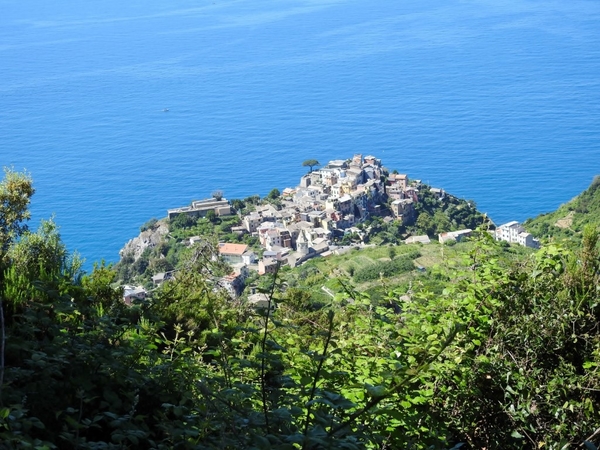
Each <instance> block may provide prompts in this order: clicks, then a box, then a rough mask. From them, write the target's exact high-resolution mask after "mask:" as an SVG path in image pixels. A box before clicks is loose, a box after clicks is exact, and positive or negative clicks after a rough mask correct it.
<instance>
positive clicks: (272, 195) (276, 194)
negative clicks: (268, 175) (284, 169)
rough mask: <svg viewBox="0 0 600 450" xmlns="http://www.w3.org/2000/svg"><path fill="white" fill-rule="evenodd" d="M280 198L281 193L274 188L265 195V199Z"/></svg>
mask: <svg viewBox="0 0 600 450" xmlns="http://www.w3.org/2000/svg"><path fill="white" fill-rule="evenodd" d="M280 196H281V192H279V189H277V188H274V189H271V192H269V194H268V195H267V198H268V199H271V200H276V199H278V198H279V197H280Z"/></svg>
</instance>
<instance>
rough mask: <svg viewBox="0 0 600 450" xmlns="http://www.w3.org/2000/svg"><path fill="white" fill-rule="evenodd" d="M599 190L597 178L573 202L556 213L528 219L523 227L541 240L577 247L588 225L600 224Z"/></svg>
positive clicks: (599, 183)
mask: <svg viewBox="0 0 600 450" xmlns="http://www.w3.org/2000/svg"><path fill="white" fill-rule="evenodd" d="M599 188H600V177H595V178H594V180H593V181H592V184H591V185H590V187H589V188H588V189H586V190H585V191H584V192H582V193H581V194H580V195H578V196H577V197H575V198H574V199H573V200H571V201H570V202H568V203H566V204H564V205H562V206H561V207H560V208H558V209H557V210H556V211H554V212H551V213H548V214H541V215H539V216H538V217H536V218H534V219H528V220H527V221H525V223H524V224H523V225H524V226H525V228H526V229H527V230H528V231H529V232H530V233H532V234H534V235H535V236H537V237H539V238H542V239H545V240H553V241H558V242H561V243H563V244H565V245H573V244H575V245H577V244H578V243H579V242H581V238H582V236H583V230H584V228H585V227H586V225H593V224H599V223H600V189H599ZM570 242H572V243H570Z"/></svg>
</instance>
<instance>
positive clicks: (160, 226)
mask: <svg viewBox="0 0 600 450" xmlns="http://www.w3.org/2000/svg"><path fill="white" fill-rule="evenodd" d="M168 233H169V227H168V225H167V224H166V223H165V222H164V221H162V220H160V221H158V222H156V223H155V224H154V225H152V226H150V227H149V228H146V229H144V230H143V231H141V232H140V234H139V235H138V236H137V237H134V238H133V239H130V240H129V241H128V242H127V243H126V244H125V246H124V247H123V248H122V249H121V250H120V251H119V256H120V257H121V259H124V258H125V257H129V258H130V259H131V258H133V261H137V260H138V259H139V258H140V256H142V253H144V251H145V250H146V249H148V248H154V247H156V246H157V245H158V244H159V243H160V242H162V241H163V240H164V237H165V236H166V235H167V234H168Z"/></svg>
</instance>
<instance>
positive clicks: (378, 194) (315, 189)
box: [122, 154, 538, 300]
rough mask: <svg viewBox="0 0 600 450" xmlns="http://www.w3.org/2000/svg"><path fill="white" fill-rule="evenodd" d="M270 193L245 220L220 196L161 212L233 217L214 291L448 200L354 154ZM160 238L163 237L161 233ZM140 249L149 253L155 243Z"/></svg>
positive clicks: (161, 277)
mask: <svg viewBox="0 0 600 450" xmlns="http://www.w3.org/2000/svg"><path fill="white" fill-rule="evenodd" d="M314 162H315V163H317V162H316V161H314ZM317 164H318V163H317ZM317 164H315V165H317ZM274 191H275V194H274V195H272V197H273V198H275V199H276V200H277V201H276V202H273V203H263V204H259V205H256V206H254V207H253V208H250V209H251V210H250V211H246V212H245V213H242V212H241V211H239V210H237V208H235V207H234V205H235V201H233V202H229V201H228V200H227V199H225V198H223V197H222V195H221V193H217V194H215V195H214V196H213V198H210V199H206V200H200V201H194V202H192V204H191V205H190V206H185V207H180V208H174V209H169V210H168V211H167V217H168V219H169V222H173V221H177V220H179V219H181V217H179V216H184V217H183V218H184V219H188V218H193V219H194V220H197V219H199V218H210V219H211V220H225V219H227V218H230V217H236V216H237V217H238V219H239V220H238V221H237V222H238V223H237V224H236V225H234V226H232V227H231V232H232V233H233V234H235V235H236V236H237V237H238V242H220V243H219V248H218V251H219V256H220V258H221V259H222V260H223V261H225V262H226V263H228V265H229V266H230V267H231V268H232V269H233V272H232V273H230V274H228V275H226V276H224V277H222V279H221V280H220V284H221V286H222V287H224V288H225V289H227V290H228V291H229V292H230V293H231V294H232V295H234V296H237V295H240V293H241V292H242V291H243V289H244V287H245V280H246V278H247V277H248V276H249V274H250V272H251V271H256V272H258V274H259V275H264V274H270V273H274V272H275V271H276V270H278V268H279V267H281V266H289V267H296V266H298V265H300V264H302V263H303V262H305V261H307V260H308V259H310V258H314V257H316V256H322V257H327V256H329V255H331V254H340V253H342V252H345V251H348V250H349V249H351V248H353V247H360V246H364V245H366V244H365V243H364V236H365V234H366V233H368V231H369V228H368V227H365V226H364V224H365V222H366V221H369V220H372V219H373V218H379V219H380V220H381V221H382V222H383V223H391V222H393V223H396V224H399V225H401V226H403V227H406V226H411V225H413V224H415V221H416V219H417V217H418V205H419V202H420V200H421V199H422V198H423V197H426V198H428V199H433V201H442V200H444V199H446V197H447V196H449V197H451V196H450V195H449V194H447V193H446V192H445V191H444V190H443V189H440V188H433V187H429V186H427V185H424V184H422V183H421V182H420V181H419V180H409V178H408V176H407V175H406V174H400V173H396V172H395V171H394V173H389V171H388V170H387V169H385V168H384V167H383V166H382V162H381V160H380V159H378V158H376V157H375V156H365V157H363V156H362V155H361V154H357V155H354V156H353V158H351V159H348V160H333V161H330V162H329V163H328V164H326V165H325V166H323V167H321V168H319V169H318V170H312V166H311V170H310V172H309V173H307V174H305V175H303V176H302V177H301V179H300V183H299V185H298V186H296V187H294V188H285V189H284V190H283V191H282V192H279V191H278V190H274ZM270 195H271V194H270ZM430 201H431V200H430ZM178 218H179V219H178ZM492 228H494V227H493V226H492ZM167 231H168V230H166V229H164V230H163V232H164V233H166V232H167ZM471 233H472V230H471V228H464V229H458V230H452V231H451V230H445V231H442V232H440V233H438V234H437V239H438V240H439V242H440V243H447V242H449V241H460V240H461V239H463V238H465V237H468V236H470V235H471ZM492 233H493V235H494V237H495V238H496V239H497V240H504V241H507V242H515V243H518V244H520V245H524V246H528V247H534V248H536V247H537V246H538V242H537V240H535V239H534V238H533V236H532V235H531V234H529V233H527V232H526V231H525V230H524V229H523V228H522V226H521V225H520V224H519V223H517V222H509V223H507V224H505V225H502V226H500V227H497V228H496V229H495V230H494V231H492ZM244 235H248V236H253V237H255V238H257V242H258V243H259V245H260V249H257V248H256V246H255V247H254V248H252V247H251V246H250V245H248V244H246V243H240V242H239V240H240V239H239V238H241V237H242V236H244ZM347 235H352V236H355V237H356V238H357V239H355V240H354V242H352V243H349V242H345V244H350V245H341V243H344V241H343V237H344V236H347ZM202 240H203V238H202V236H191V237H189V238H188V242H187V245H189V246H191V245H193V244H195V243H197V242H200V241H202ZM402 242H403V243H405V244H414V243H420V244H428V243H430V242H431V237H430V236H429V235H428V234H413V235H410V236H406V237H405V239H403V241H402ZM148 245H149V246H154V245H156V242H149V244H148ZM126 252H127V247H126V248H125V249H124V250H122V257H123V253H126ZM136 256H137V255H136ZM174 275H175V270H171V271H164V272H159V273H155V274H154V275H153V276H152V283H153V284H154V285H155V286H157V285H159V284H161V283H163V282H164V281H166V280H168V279H169V278H171V277H173V276H174ZM127 294H128V295H129V296H130V298H129V300H131V299H132V298H135V297H136V296H143V295H145V290H144V289H143V288H141V287H139V288H132V287H130V286H126V295H127Z"/></svg>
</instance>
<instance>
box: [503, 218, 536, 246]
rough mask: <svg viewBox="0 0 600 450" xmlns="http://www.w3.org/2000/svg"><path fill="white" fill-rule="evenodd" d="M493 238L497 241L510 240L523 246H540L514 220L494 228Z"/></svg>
mask: <svg viewBox="0 0 600 450" xmlns="http://www.w3.org/2000/svg"><path fill="white" fill-rule="evenodd" d="M494 238H495V239H496V240H497V241H506V242H511V243H515V244H519V245H522V246H524V247H531V248H539V246H540V242H539V241H538V240H537V239H535V238H534V237H533V236H532V235H531V233H528V232H527V231H525V228H523V226H522V225H521V224H520V223H519V222H517V221H516V220H513V221H512V222H508V223H505V224H504V225H500V226H499V227H498V228H496V230H495V231H494Z"/></svg>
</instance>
